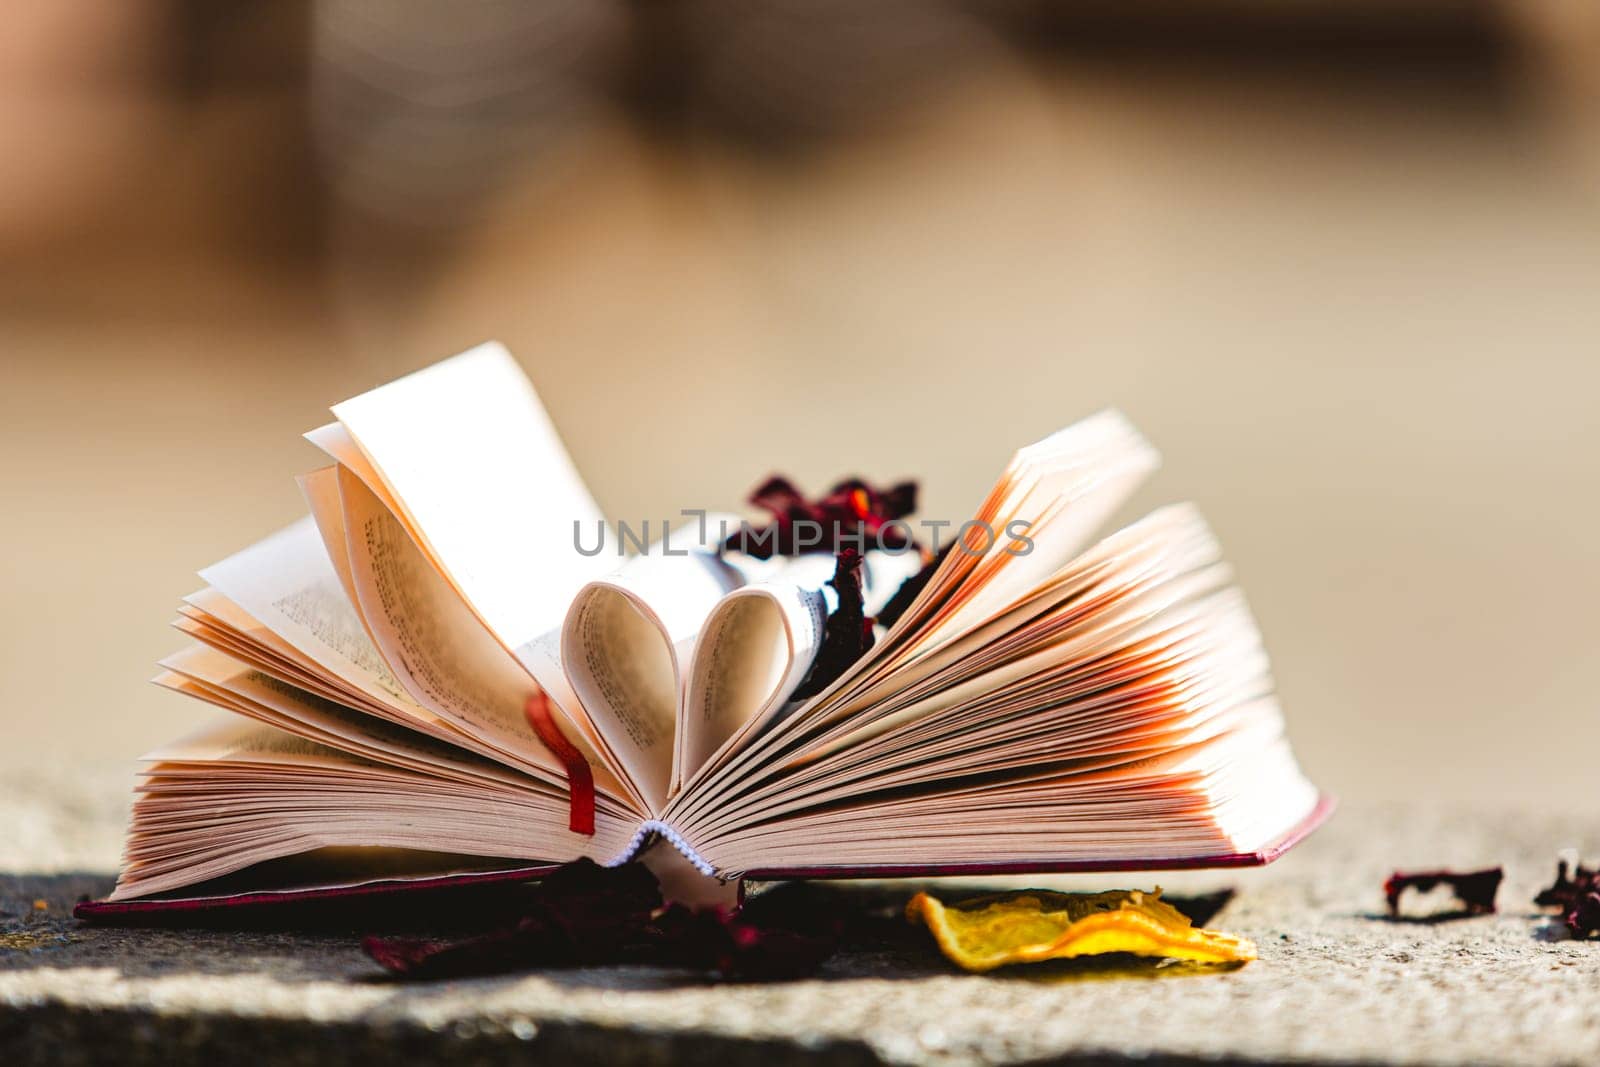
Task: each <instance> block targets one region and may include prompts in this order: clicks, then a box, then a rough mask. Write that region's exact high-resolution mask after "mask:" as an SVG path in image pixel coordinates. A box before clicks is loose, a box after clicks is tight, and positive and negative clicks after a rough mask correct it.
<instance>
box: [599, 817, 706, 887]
mask: <svg viewBox="0 0 1600 1067" xmlns="http://www.w3.org/2000/svg"><path fill="white" fill-rule="evenodd" d="M651 834H660V835H661V836H662V837H663V838H665V839H666V840H667V842H668V843H669V844H671V845H672V847H673V848H675V849H677V850H678V851H679V852H680V853H682V854H683V858H684V859H686V860H688V861H689V864H690V866H692V867H693V868H694V869H695V870H697V871H699V872H700V873H701V874H703V875H705V876H706V877H707V878H712V877H715V875H716V873H717V869H716V868H715V867H713V866H711V864H709V863H707V862H706V860H705V857H703V856H701V855H700V853H698V852H696V851H695V850H694V846H693V845H690V844H689V842H688V841H685V840H684V838H683V835H682V834H680V833H678V831H676V830H674V829H673V828H672V827H670V826H668V825H667V824H666V823H664V822H662V821H661V820H659V819H646V820H645V821H644V822H643V823H641V824H640V825H639V830H638V832H637V833H635V834H634V835H633V840H631V841H629V842H628V847H627V848H625V849H623V850H622V851H621V853H619V854H618V855H617V858H616V859H614V860H612V861H611V862H610V863H607V864H606V866H607V867H620V866H622V865H623V864H624V863H627V862H628V861H629V860H631V859H633V858H634V856H636V855H638V854H639V850H640V849H641V848H643V847H644V843H645V839H646V838H648V837H649V836H650V835H651Z"/></svg>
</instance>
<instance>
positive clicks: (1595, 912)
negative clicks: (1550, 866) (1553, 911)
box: [1533, 860, 1600, 938]
mask: <svg viewBox="0 0 1600 1067" xmlns="http://www.w3.org/2000/svg"><path fill="white" fill-rule="evenodd" d="M1533 902H1534V903H1535V904H1538V905H1540V906H1542V907H1547V908H1552V907H1553V908H1560V909H1561V921H1562V922H1563V923H1565V924H1566V927H1567V930H1568V931H1569V932H1570V933H1571V934H1572V936H1573V937H1577V938H1586V937H1593V936H1594V935H1596V934H1600V869H1597V868H1592V867H1585V866H1584V865H1583V864H1581V863H1580V864H1578V866H1577V870H1575V871H1573V872H1572V874H1571V876H1570V877H1569V875H1568V873H1567V861H1566V860H1560V861H1558V863H1557V865H1556V880H1555V882H1554V884H1552V885H1551V886H1550V887H1549V888H1548V889H1545V890H1542V891H1541V892H1540V893H1539V895H1538V896H1536V897H1534V898H1533Z"/></svg>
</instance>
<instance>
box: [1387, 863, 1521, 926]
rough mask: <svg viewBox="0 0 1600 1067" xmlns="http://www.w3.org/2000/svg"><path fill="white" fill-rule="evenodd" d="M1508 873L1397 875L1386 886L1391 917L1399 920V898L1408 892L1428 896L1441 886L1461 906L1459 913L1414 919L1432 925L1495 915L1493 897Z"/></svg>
mask: <svg viewBox="0 0 1600 1067" xmlns="http://www.w3.org/2000/svg"><path fill="white" fill-rule="evenodd" d="M1504 876H1505V871H1503V870H1502V869H1501V868H1499V867H1490V868H1487V869H1485V870H1481V871H1466V872H1460V871H1412V872H1409V873H1403V872H1401V871H1395V872H1394V873H1393V874H1391V875H1390V876H1389V880H1388V881H1386V882H1384V883H1383V895H1384V897H1385V898H1387V900H1388V902H1389V914H1390V915H1391V916H1393V917H1395V918H1400V895H1401V894H1402V893H1404V892H1405V891H1406V890H1407V889H1415V890H1416V891H1417V892H1419V893H1427V892H1429V891H1431V890H1433V889H1435V888H1437V887H1439V886H1441V885H1443V886H1448V887H1449V888H1450V891H1451V892H1452V893H1454V894H1455V896H1456V899H1457V900H1458V901H1460V902H1461V910H1460V911H1451V912H1442V913H1439V914H1435V915H1426V916H1414V917H1413V918H1418V919H1422V920H1425V921H1429V922H1436V921H1440V920H1443V919H1459V918H1465V917H1466V916H1469V915H1489V914H1492V913H1493V912H1494V895H1495V893H1496V891H1498V890H1499V888H1500V879H1501V878H1503V877H1504Z"/></svg>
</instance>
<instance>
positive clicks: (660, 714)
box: [560, 528, 740, 811]
mask: <svg viewBox="0 0 1600 1067" xmlns="http://www.w3.org/2000/svg"><path fill="white" fill-rule="evenodd" d="M686 529H687V528H686ZM687 539H688V538H687V534H686V530H685V531H682V532H680V533H678V534H675V535H674V536H673V537H669V538H668V542H669V543H670V542H672V541H674V540H676V541H679V542H684V541H687ZM739 581H740V577H739V574H738V572H737V571H735V570H734V569H733V568H732V567H730V566H728V565H727V564H726V563H724V562H723V561H722V560H721V559H719V558H718V557H717V556H715V555H713V554H712V553H710V552H706V551H703V550H701V549H693V550H689V551H688V554H686V555H666V554H664V553H662V552H661V551H660V550H659V547H657V548H656V549H652V550H650V551H647V552H646V553H645V554H643V555H641V556H638V557H636V558H634V559H633V560H630V561H629V562H628V563H627V564H626V565H624V566H623V567H622V569H621V570H619V571H618V572H617V573H616V574H613V575H611V576H610V577H608V578H603V579H600V580H598V581H594V582H590V583H589V584H588V585H586V586H584V588H583V589H582V590H580V591H579V593H578V595H577V598H576V599H575V600H574V601H573V604H572V608H571V610H570V611H569V612H568V614H567V621H566V624H565V626H563V628H562V631H561V653H560V658H561V662H562V663H563V664H564V665H565V668H566V673H567V678H568V680H569V681H570V683H571V685H572V689H573V691H574V692H575V693H576V694H577V696H578V699H579V700H580V701H581V702H582V704H583V706H584V708H585V709H586V711H587V712H588V715H589V718H590V720H591V721H592V722H593V723H594V724H595V726H596V728H597V731H598V733H599V736H600V737H601V738H603V739H604V743H605V744H606V745H607V746H609V749H610V751H611V753H612V754H613V755H614V757H615V759H616V760H617V761H618V762H619V763H620V764H621V765H622V767H623V768H625V769H626V771H627V774H628V777H629V778H631V779H632V780H633V782H634V783H635V784H636V785H637V786H638V787H639V790H640V792H641V793H642V794H643V795H644V798H645V800H646V802H647V803H648V804H650V805H651V807H652V810H654V811H659V810H660V809H661V807H662V806H663V805H665V804H666V802H667V797H668V793H669V787H670V785H671V776H672V770H673V765H674V760H673V753H674V741H675V734H676V724H677V719H678V706H679V702H680V697H681V687H682V677H683V673H684V671H683V666H681V665H684V666H686V665H687V663H688V662H689V656H690V653H691V652H692V650H693V648H694V644H695V641H696V639H697V638H698V637H699V634H700V630H701V627H702V626H703V625H704V624H705V620H706V618H707V617H708V616H709V615H710V614H711V611H712V609H713V608H715V607H716V605H717V603H718V602H719V601H720V600H721V599H722V598H723V596H724V595H725V594H727V593H728V592H729V591H730V590H732V589H734V588H735V587H737V585H738V584H739Z"/></svg>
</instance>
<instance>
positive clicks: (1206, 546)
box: [665, 413, 1319, 875]
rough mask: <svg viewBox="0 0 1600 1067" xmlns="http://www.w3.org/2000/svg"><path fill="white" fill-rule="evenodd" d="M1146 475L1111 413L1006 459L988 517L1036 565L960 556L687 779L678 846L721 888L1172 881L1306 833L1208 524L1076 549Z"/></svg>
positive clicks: (1020, 558) (1163, 516) (1255, 639)
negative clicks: (1049, 878) (735, 884)
mask: <svg viewBox="0 0 1600 1067" xmlns="http://www.w3.org/2000/svg"><path fill="white" fill-rule="evenodd" d="M1080 431H1081V432H1080ZM1154 463H1155V455H1154V453H1153V451H1152V450H1151V449H1149V447H1148V445H1147V444H1145V443H1144V442H1143V441H1142V439H1140V438H1138V436H1137V434H1135V433H1134V431H1133V430H1132V428H1131V427H1130V426H1128V425H1127V424H1126V422H1125V421H1124V420H1122V419H1120V417H1118V416H1115V415H1114V414H1110V413H1108V414H1107V415H1103V416H1099V417H1097V419H1095V420H1089V421H1088V422H1086V423H1082V424H1079V426H1077V427H1071V428H1069V429H1068V430H1067V431H1063V433H1061V434H1057V435H1055V436H1054V437H1052V438H1050V439H1047V440H1046V441H1045V442H1041V443H1040V445H1037V446H1033V447H1032V448H1030V449H1024V450H1023V451H1022V452H1019V453H1018V456H1017V458H1016V459H1015V460H1014V461H1013V463H1012V465H1011V466H1010V468H1009V469H1008V471H1007V473H1006V475H1005V476H1003V477H1002V479H1001V481H1000V483H999V484H997V485H996V487H995V489H994V491H993V492H991V494H990V495H989V497H988V498H987V499H986V501H985V502H984V504H983V505H982V506H981V507H980V509H979V511H978V516H979V518H980V519H982V520H983V521H984V522H985V523H986V525H987V526H988V528H990V529H995V530H1008V529H1015V530H1018V531H1025V536H1026V537H1027V538H1028V539H1029V541H1030V544H1031V547H1030V548H1029V550H1028V551H1026V552H1007V551H1004V550H1001V551H995V550H994V545H993V544H991V545H988V546H985V545H983V544H982V543H981V542H978V543H967V544H965V546H963V545H962V544H958V545H957V546H955V547H954V548H953V549H952V551H951V552H950V553H949V554H948V555H947V557H946V559H945V561H944V563H943V564H942V565H941V567H940V568H939V570H938V571H937V572H936V573H935V575H934V576H933V578H932V579H931V580H930V582H929V583H928V585H927V586H926V587H925V588H924V590H923V592H922V593H921V595H919V596H918V598H917V599H916V600H915V601H914V602H913V604H912V606H911V607H910V609H909V610H908V611H907V612H906V613H905V615H904V616H903V617H902V618H901V620H900V621H899V622H898V623H897V625H896V626H895V627H894V628H892V629H891V631H890V632H889V633H888V634H887V635H886V637H885V639H884V640H883V641H882V642H881V643H880V644H879V645H878V646H877V648H875V649H874V650H873V652H872V653H869V654H868V656H867V657H865V658H863V659H862V660H861V661H860V662H858V663H857V664H856V666H855V668H854V669H853V670H852V671H850V672H848V673H847V674H846V675H845V676H844V677H842V678H841V679H839V681H838V682H836V683H835V685H834V686H833V687H831V688H830V689H829V690H828V691H826V692H824V693H822V694H821V695H819V696H818V697H817V698H816V699H814V700H813V701H811V702H810V703H808V704H807V705H806V706H805V707H803V708H801V709H799V710H798V711H797V712H796V713H795V714H793V715H791V716H789V717H787V718H786V719H784V720H783V721H781V722H780V723H778V724H777V726H776V727H775V728H773V729H770V730H768V731H767V732H766V733H764V734H762V735H761V736H759V737H758V738H756V739H754V740H753V741H752V742H751V743H750V744H748V745H746V746H745V747H744V748H743V750H742V751H738V752H736V753H735V754H734V755H733V756H732V758H729V759H726V760H723V761H721V762H720V763H713V764H712V765H710V766H708V768H707V770H706V772H705V773H704V774H703V775H702V777H701V778H700V779H698V780H695V781H691V782H690V783H689V784H688V785H687V786H686V788H685V790H684V791H683V793H682V794H680V796H679V797H678V798H677V800H676V801H675V802H674V804H673V805H671V806H670V807H669V809H668V812H667V814H666V816H665V819H666V820H667V821H668V822H669V823H670V824H671V825H672V826H673V827H674V829H675V830H676V831H677V833H678V834H679V835H680V837H681V839H682V840H683V842H684V847H685V848H687V849H689V850H692V852H693V853H694V855H695V857H696V858H697V859H698V860H700V861H701V862H703V863H704V864H705V865H706V866H707V867H709V868H712V869H715V870H718V871H720V872H723V873H724V874H738V873H744V872H751V871H754V872H762V873H767V874H774V873H781V872H805V873H807V874H811V875H818V874H827V873H848V872H850V871H851V870H852V869H854V870H862V869H871V870H874V871H878V872H881V873H892V872H893V871H894V870H904V871H907V872H914V871H921V872H924V873H926V872H929V871H936V870H939V869H959V868H962V867H969V866H970V867H980V868H981V867H990V868H1005V867H1012V868H1018V869H1022V868H1027V867H1030V866H1044V867H1048V866H1050V865H1060V866H1072V865H1077V864H1084V865H1099V866H1117V865H1125V866H1163V865H1173V864H1183V863H1186V862H1202V861H1205V860H1207V859H1212V860H1219V859H1222V858H1225V857H1235V856H1248V855H1251V854H1255V853H1258V852H1262V851H1265V850H1267V849H1269V848H1270V846H1272V845H1273V843H1274V842H1277V841H1280V840H1283V839H1285V838H1286V837H1287V836H1289V835H1291V834H1292V833H1294V832H1295V831H1296V829H1297V827H1300V826H1302V825H1303V824H1305V823H1306V822H1307V821H1308V820H1310V819H1312V818H1313V816H1314V812H1315V811H1316V810H1317V806H1318V802H1319V797H1318V794H1317V792H1316V790H1315V789H1314V787H1312V786H1311V784H1310V783H1309V782H1308V781H1307V780H1306V779H1305V778H1304V777H1303V775H1302V774H1301V773H1300V770H1299V768H1298V766H1297V765H1296V763H1295V761H1294V758H1293V755H1292V754H1291V752H1290V750H1289V747H1288V744H1287V741H1286V740H1285V736H1284V724H1283V718H1282V715H1281V712H1280V711H1279V709H1278V706H1277V704H1276V702H1275V701H1274V699H1273V697H1272V683H1271V679H1270V676H1269V674H1268V667H1267V660H1266V655H1265V653H1264V651H1263V649H1262V645H1261V640H1260V636H1259V633H1258V632H1257V629H1256V626H1255V623H1254V621H1253V620H1252V619H1251V617H1250V614H1249V611H1248V609H1247V608H1246V606H1245V604H1244V602H1243V599H1242V597H1241V596H1240V595H1239V594H1238V592H1237V591H1236V590H1235V589H1233V588H1231V586H1230V585H1229V581H1230V578H1229V573H1228V571H1227V569H1226V568H1225V567H1224V566H1222V565H1221V563H1220V560H1219V552H1218V549H1217V545H1216V542H1215V540H1214V539H1213V538H1212V536H1211V534H1210V532H1209V530H1208V529H1207V528H1206V526H1205V523H1204V521H1203V520H1202V519H1201V518H1200V516H1199V514H1198V513H1197V512H1196V511H1195V510H1194V509H1193V508H1192V507H1188V506H1181V507H1174V508H1167V509H1163V510H1161V511H1158V512H1156V513H1154V514H1152V515H1151V516H1149V517H1148V518H1146V519H1145V520H1143V521H1141V522H1140V523H1137V524H1135V525H1134V526H1131V527H1129V528H1127V529H1125V530H1123V531H1121V532H1120V533H1118V534H1115V535H1113V536H1112V537H1110V538H1108V539H1106V540H1105V541H1102V542H1101V543H1099V544H1098V545H1096V546H1094V547H1093V548H1092V549H1090V550H1089V551H1087V552H1081V553H1080V552H1079V549H1080V547H1081V544H1082V540H1083V538H1084V537H1085V535H1086V534H1087V532H1088V531H1089V530H1091V529H1092V528H1093V526H1094V525H1095V523H1094V522H1092V521H1090V520H1091V519H1095V520H1098V519H1101V518H1103V517H1104V516H1105V515H1107V514H1109V512H1110V511H1112V510H1114V509H1115V508H1116V507H1117V506H1118V505H1119V504H1120V503H1121V502H1122V501H1123V500H1124V499H1125V497H1126V495H1127V494H1128V493H1130V492H1131V490H1132V489H1133V487H1134V486H1135V485H1136V484H1137V482H1138V480H1139V478H1140V477H1141V476H1142V475H1143V474H1144V473H1145V472H1147V471H1148V470H1149V469H1151V467H1153V465H1154ZM1019 521H1020V523H1022V524H1023V525H1021V526H1013V525H1012V524H1013V523H1017V522H1019ZM994 540H995V543H996V544H998V543H1001V539H1000V538H996V539H994Z"/></svg>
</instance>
